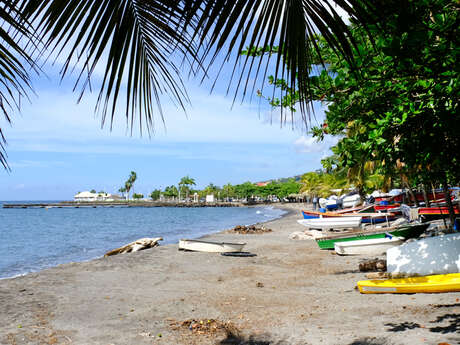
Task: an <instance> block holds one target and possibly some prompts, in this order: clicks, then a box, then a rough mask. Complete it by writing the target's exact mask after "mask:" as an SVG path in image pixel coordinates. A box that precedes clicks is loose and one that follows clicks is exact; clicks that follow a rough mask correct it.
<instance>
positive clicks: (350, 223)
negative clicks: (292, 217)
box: [297, 217, 361, 230]
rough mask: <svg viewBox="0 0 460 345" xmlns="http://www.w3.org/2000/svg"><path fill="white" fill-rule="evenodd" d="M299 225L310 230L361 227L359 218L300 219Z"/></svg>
mask: <svg viewBox="0 0 460 345" xmlns="http://www.w3.org/2000/svg"><path fill="white" fill-rule="evenodd" d="M297 222H298V223H299V224H302V225H303V226H306V227H307V228H310V229H325V230H328V229H335V230H337V229H347V228H357V227H359V226H360V225H361V217H330V218H315V219H300V220H298V221H297Z"/></svg>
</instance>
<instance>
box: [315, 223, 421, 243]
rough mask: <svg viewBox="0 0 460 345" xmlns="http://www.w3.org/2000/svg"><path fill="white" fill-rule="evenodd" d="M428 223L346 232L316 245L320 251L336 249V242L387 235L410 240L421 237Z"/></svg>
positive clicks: (327, 237)
mask: <svg viewBox="0 0 460 345" xmlns="http://www.w3.org/2000/svg"><path fill="white" fill-rule="evenodd" d="M429 225H430V224H428V223H423V224H420V223H413V224H404V225H399V226H395V227H389V228H388V227H387V228H380V229H374V230H362V229H359V230H353V231H344V232H342V233H340V234H333V235H329V236H324V237H322V238H316V239H315V240H316V244H318V247H319V248H320V249H334V244H335V242H346V241H358V240H370V239H374V238H383V237H385V235H386V233H388V234H390V235H392V236H396V237H403V238H404V239H408V238H417V237H419V236H420V235H421V234H422V233H423V232H424V231H425V230H426V229H427V228H428V226H429Z"/></svg>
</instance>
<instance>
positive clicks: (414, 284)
mask: <svg viewBox="0 0 460 345" xmlns="http://www.w3.org/2000/svg"><path fill="white" fill-rule="evenodd" d="M357 285H358V289H359V292H361V293H366V294H367V293H417V292H422V293H433V292H455V291H460V274H459V273H452V274H438V275H430V276H423V277H410V278H398V279H386V280H362V281H359V282H358V284H357Z"/></svg>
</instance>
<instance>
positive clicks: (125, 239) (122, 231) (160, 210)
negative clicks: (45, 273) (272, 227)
mask: <svg viewBox="0 0 460 345" xmlns="http://www.w3.org/2000/svg"><path fill="white" fill-rule="evenodd" d="M21 202H22V203H39V202H41V203H44V202H56V200H46V201H43V200H33V201H32V200H26V201H21ZM3 203H18V201H0V204H1V205H3ZM285 213H286V211H284V210H281V209H277V208H275V207H272V206H261V207H199V208H182V207H154V208H142V207H129V208H105V207H98V208H50V209H45V208H28V209H4V208H0V253H1V254H0V279H5V278H12V277H15V276H20V275H24V274H27V273H31V272H36V271H40V270H42V269H46V268H50V267H54V266H57V265H60V264H64V263H69V262H81V261H88V260H92V259H96V258H98V257H101V256H103V255H104V254H105V253H106V252H107V251H109V250H111V249H114V248H118V247H120V246H122V245H125V244H127V243H129V242H132V241H135V240H137V239H139V238H143V237H163V238H164V241H162V242H160V244H161V245H165V244H171V243H177V242H178V240H179V239H180V238H184V237H185V238H190V239H193V238H198V237H201V236H204V235H207V234H211V233H216V232H219V231H222V230H225V229H229V228H232V227H234V226H236V225H250V224H255V223H259V222H264V221H268V220H272V219H276V218H279V217H281V216H282V215H283V214H285Z"/></svg>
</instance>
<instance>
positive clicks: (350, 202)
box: [342, 194, 361, 208]
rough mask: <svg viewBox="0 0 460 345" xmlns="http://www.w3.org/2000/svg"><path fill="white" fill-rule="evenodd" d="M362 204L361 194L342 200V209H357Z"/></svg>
mask: <svg viewBox="0 0 460 345" xmlns="http://www.w3.org/2000/svg"><path fill="white" fill-rule="evenodd" d="M360 202H361V197H360V196H359V194H353V195H348V196H345V197H344V198H343V199H342V207H343V208H348V207H356V206H358V205H359V204H360Z"/></svg>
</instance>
